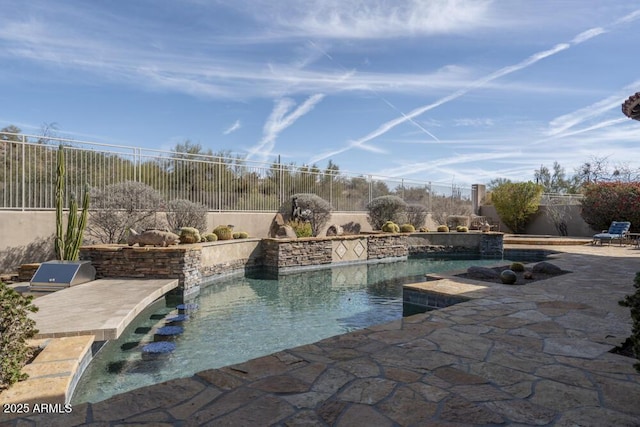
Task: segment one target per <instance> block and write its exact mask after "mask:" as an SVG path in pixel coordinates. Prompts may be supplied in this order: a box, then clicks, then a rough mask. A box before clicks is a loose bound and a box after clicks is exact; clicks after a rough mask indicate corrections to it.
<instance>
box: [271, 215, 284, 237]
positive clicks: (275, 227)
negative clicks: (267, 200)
mask: <svg viewBox="0 0 640 427" xmlns="http://www.w3.org/2000/svg"><path fill="white" fill-rule="evenodd" d="M284 225H285V222H284V218H283V217H282V214H281V213H277V214H276V216H275V217H274V218H273V221H271V227H270V228H269V237H281V236H279V235H278V233H279V232H280V228H281V227H283V226H284Z"/></svg>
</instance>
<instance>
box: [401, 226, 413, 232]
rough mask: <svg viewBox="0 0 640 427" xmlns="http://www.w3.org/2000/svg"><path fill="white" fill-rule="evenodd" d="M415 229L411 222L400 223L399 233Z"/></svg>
mask: <svg viewBox="0 0 640 427" xmlns="http://www.w3.org/2000/svg"><path fill="white" fill-rule="evenodd" d="M415 231H416V228H415V227H414V226H413V225H411V224H402V225H401V226H400V232H401V233H413V232H415Z"/></svg>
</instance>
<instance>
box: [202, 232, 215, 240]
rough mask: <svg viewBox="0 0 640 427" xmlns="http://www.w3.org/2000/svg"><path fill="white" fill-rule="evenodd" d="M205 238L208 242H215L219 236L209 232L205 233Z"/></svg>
mask: <svg viewBox="0 0 640 427" xmlns="http://www.w3.org/2000/svg"><path fill="white" fill-rule="evenodd" d="M204 240H206V241H207V242H215V241H217V240H218V236H217V235H216V234H215V233H207V234H205V235H204Z"/></svg>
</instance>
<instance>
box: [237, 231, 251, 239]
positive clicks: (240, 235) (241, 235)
mask: <svg viewBox="0 0 640 427" xmlns="http://www.w3.org/2000/svg"><path fill="white" fill-rule="evenodd" d="M248 238H249V233H247V232H246V231H240V232H239V233H238V239H248Z"/></svg>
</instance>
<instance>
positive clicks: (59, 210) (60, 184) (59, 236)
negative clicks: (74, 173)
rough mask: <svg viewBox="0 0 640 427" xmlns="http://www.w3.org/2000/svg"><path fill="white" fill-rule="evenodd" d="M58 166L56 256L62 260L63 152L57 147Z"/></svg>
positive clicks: (60, 147)
mask: <svg viewBox="0 0 640 427" xmlns="http://www.w3.org/2000/svg"><path fill="white" fill-rule="evenodd" d="M57 160H58V167H57V168H56V240H55V250H56V257H57V258H58V259H59V260H64V240H63V238H62V202H63V199H64V152H63V148H62V144H60V146H59V147H58V158H57Z"/></svg>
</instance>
